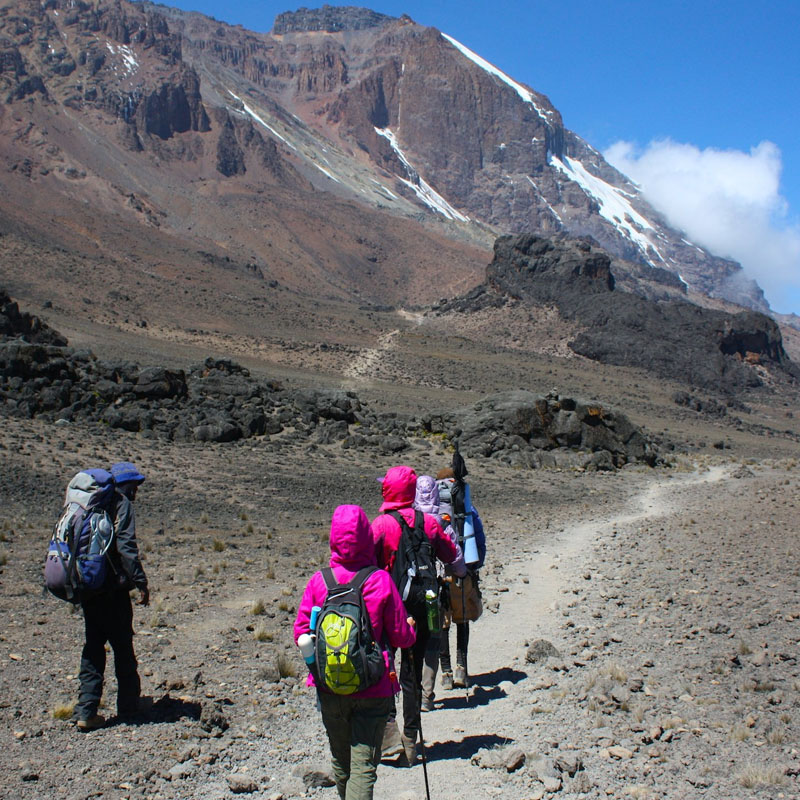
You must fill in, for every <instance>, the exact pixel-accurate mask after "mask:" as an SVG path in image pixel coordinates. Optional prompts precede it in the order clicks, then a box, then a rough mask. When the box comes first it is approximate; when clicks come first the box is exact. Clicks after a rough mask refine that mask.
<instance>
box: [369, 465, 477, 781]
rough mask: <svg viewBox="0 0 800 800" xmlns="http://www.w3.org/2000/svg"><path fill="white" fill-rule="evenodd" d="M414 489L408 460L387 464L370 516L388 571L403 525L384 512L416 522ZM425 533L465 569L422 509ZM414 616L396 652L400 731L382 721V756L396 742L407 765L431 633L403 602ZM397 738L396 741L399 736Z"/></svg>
mask: <svg viewBox="0 0 800 800" xmlns="http://www.w3.org/2000/svg"><path fill="white" fill-rule="evenodd" d="M416 489H417V473H416V472H415V471H414V470H413V469H412V468H411V467H407V466H397V467H391V468H390V469H389V470H387V472H386V475H385V476H384V478H383V481H382V492H383V504H382V505H381V507H380V510H381V513H380V514H378V516H377V517H375V519H374V520H373V521H372V526H371V530H372V538H373V540H374V542H375V553H376V557H377V560H378V566H380V567H383V568H384V569H386V570H387V571H388V572H391V570H392V566H393V565H394V561H395V556H396V554H397V549H398V546H399V544H400V538H401V536H402V535H403V528H402V526H401V525H400V523H399V522H398V521H397V519H395V518H394V517H393V516H391V515H390V514H389V513H387V512H394V511H396V512H398V513H399V514H400V516H401V517H402V518H403V519H404V520H405V522H406V524H407V525H408V527H409V528H413V527H414V523H415V517H416V513H417V512H416V510H415V509H414V507H413V504H414V500H415V497H416ZM423 525H424V533H425V536H427V537H428V539H429V540H430V543H431V547H432V549H433V555H434V556H435V557H436V558H437V559H439V560H440V561H442V562H443V563H444V564H449V565H452V569H453V572H454V574H456V575H459V576H460V575H463V574H464V572H465V567H464V560H463V558H461V552H460V550H459V549H458V547H457V546H456V545H455V544H454V543H453V540H452V539H451V538H450V537H449V536H447V534H445V532H444V531H443V530H442V526H441V525H440V524H439V522H438V521H437V519H436V517H434V516H432V515H431V514H424V519H423ZM407 610H408V611H409V613H411V614H412V615H413V616H414V618H415V621H416V629H417V639H416V642H415V644H414V645H413V648H406V649H404V650H403V651H402V653H401V655H400V687H401V688H402V690H403V733H402V736H400V734H399V731H398V729H397V724H396V722H395V720H394V717H392V718H390V720H389V723H388V724H387V726H386V735H385V737H384V744H383V751H384V755H385V756H389V755H392V754H394V753H397V752H398V750H399V745H400V744H402V749H403V750H404V751H405V756H406V760H407V761H408V763H409V765H411V764H413V763H414V761H415V759H416V755H417V749H416V745H417V740H418V739H419V736H420V728H421V724H420V707H421V706H420V703H421V695H422V665H423V663H424V658H425V650H426V647H427V644H428V639H429V638H430V632H429V631H428V623H427V618H426V615H425V612H424V610H423V611H419V610H417V611H414V609H412V608H407ZM398 740H400V741H398Z"/></svg>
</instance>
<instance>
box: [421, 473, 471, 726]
mask: <svg viewBox="0 0 800 800" xmlns="http://www.w3.org/2000/svg"><path fill="white" fill-rule="evenodd" d="M414 508H415V509H417V510H418V511H423V512H425V513H426V514H432V515H433V516H434V517H436V519H437V521H438V522H439V524H440V525H441V526H442V528H443V530H444V532H445V533H446V534H447V535H448V536H449V537H450V539H451V541H452V542H453V544H454V545H455V546H456V549H457V550H458V558H456V560H455V561H454V562H453V564H443V563H442V562H441V561H440V560H439V559H438V558H437V559H436V577H437V579H438V581H439V619H440V621H441V622H442V623H443V620H444V619H445V615H446V614H449V610H450V609H449V601H448V600H447V598H448V590H447V587H448V586H449V583H448V578H449V579H450V580H452V576H453V574H454V570H455V571H456V572H457V573H458V574H461V575H463V574H464V570H465V566H464V556H463V554H462V552H461V548H460V547H459V545H458V541H457V537H456V532H455V531H454V530H453V526H452V525H451V524H450V520H449V518H448V519H444V518H443V517H442V515H441V514H440V513H439V486H438V484H437V483H436V479H435V478H433V477H432V476H430V475H420V476H419V477H418V478H417V490H416V497H415V499H414ZM448 625H449V621H448ZM443 635H446V630H445V628H444V625H443V624H441V627H440V630H439V631H437V632H436V634H433V633H431V636H430V639H429V641H428V646H427V647H426V648H425V659H424V663H423V666H422V702H421V710H422V711H433V701H434V697H435V691H434V687H435V685H436V673H437V672H438V670H439V650H440V646H441V637H442V636H443Z"/></svg>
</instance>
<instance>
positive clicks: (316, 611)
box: [308, 606, 322, 633]
mask: <svg viewBox="0 0 800 800" xmlns="http://www.w3.org/2000/svg"><path fill="white" fill-rule="evenodd" d="M320 611H322V608H321V607H320V606H314V607H313V608H312V609H311V620H310V621H309V623H308V629H309V630H310V631H311V632H312V633H313V632H314V631H316V629H317V617H318V616H319V612H320Z"/></svg>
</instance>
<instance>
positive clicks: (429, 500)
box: [414, 475, 439, 519]
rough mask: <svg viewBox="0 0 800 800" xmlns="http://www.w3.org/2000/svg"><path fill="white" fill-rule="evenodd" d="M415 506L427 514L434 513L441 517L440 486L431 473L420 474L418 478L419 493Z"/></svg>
mask: <svg viewBox="0 0 800 800" xmlns="http://www.w3.org/2000/svg"><path fill="white" fill-rule="evenodd" d="M414 508H416V509H418V510H419V511H423V512H425V513H426V514H433V516H434V517H436V518H437V519H438V518H439V487H438V485H437V483H436V479H435V478H432V477H431V476H430V475H420V476H419V478H417V494H416V497H415V498H414Z"/></svg>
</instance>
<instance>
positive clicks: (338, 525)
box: [294, 506, 417, 697]
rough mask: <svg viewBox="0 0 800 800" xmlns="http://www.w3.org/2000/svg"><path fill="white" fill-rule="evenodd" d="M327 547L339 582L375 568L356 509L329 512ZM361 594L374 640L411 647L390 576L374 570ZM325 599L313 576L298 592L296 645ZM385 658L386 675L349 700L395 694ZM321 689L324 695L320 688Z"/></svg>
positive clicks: (412, 637)
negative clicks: (329, 530)
mask: <svg viewBox="0 0 800 800" xmlns="http://www.w3.org/2000/svg"><path fill="white" fill-rule="evenodd" d="M330 543H331V560H330V566H331V569H333V574H334V576H335V577H336V580H337V581H338V582H339V583H347V582H348V581H350V580H352V578H353V576H354V575H355V574H356V573H357V572H358V571H359V570H360V569H362V568H363V567H368V566H370V565H373V564H375V549H374V546H373V543H372V536H371V535H370V529H369V519H368V518H367V515H366V513H365V512H364V509H363V508H361V507H360V506H339V507H338V508H337V509H336V510H335V511H334V512H333V518H332V519H331V539H330ZM362 592H363V595H364V603H365V605H366V607H367V612H368V613H369V618H370V620H371V622H372V629H373V631H374V633H375V637H376V638H377V640H378V641H379V642H382V643H383V644H386V643H387V642H388V644H389V645H391V646H392V647H410V646H411V645H412V644H414V642H415V641H416V638H417V635H416V633H415V631H414V629H413V628H412V627H411V626H410V625H409V624H408V620H407V615H406V610H405V608H404V607H403V601H402V600H401V599H400V595H399V594H398V592H397V588H396V587H395V585H394V582H393V581H392V579H391V577H390V576H389V574H388V573H386V572H385V571H384V570H381V569H379V570H376V571H375V572H373V573H372V575H370V576H369V577H368V578H367V580H366V581H365V583H364V587H363V590H362ZM327 594H328V590H327V587H326V586H325V579H324V578H323V577H322V573H321V572H316V573H314V575H312V576H311V580H309V582H308V584H307V585H306V588H305V591H304V592H303V599H302V600H301V601H300V608H299V609H298V611H297V619H296V620H295V622H294V640H295V643H296V642H297V640H298V638H299V637H300V635H301V634H303V633H308V631H309V623H310V621H311V609H312V608H313V607H314V606H321V605H322V604H323V603H324V602H325V597H326V596H327ZM386 659H387V670H386V672H385V673H384V674H383V677H382V678H381V679H380V681H378V683H376V684H375V685H374V686H370V687H369V688H368V689H365V690H364V691H363V692H356V693H354V694H352V695H350V697H390V696H391V695H392V694H396V693H397V692H398V691H399V686H398V685H397V680H396V679H395V680H394V681H393V680H392V679H391V677H390V674H391V673H394V665H393V663H392V660H391V655H390V654H389V653H387V654H386ZM308 685H309V686H313V685H314V680H313V678H312V677H311V675H309V676H308ZM320 688H321V691H326V690H325V688H324V687H320Z"/></svg>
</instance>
